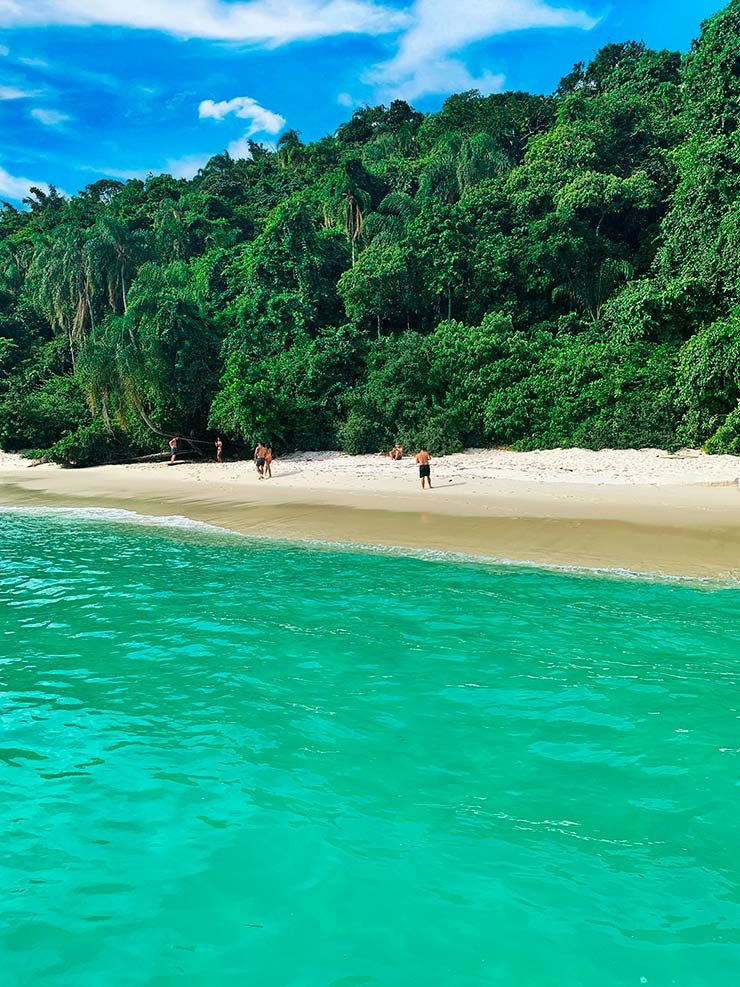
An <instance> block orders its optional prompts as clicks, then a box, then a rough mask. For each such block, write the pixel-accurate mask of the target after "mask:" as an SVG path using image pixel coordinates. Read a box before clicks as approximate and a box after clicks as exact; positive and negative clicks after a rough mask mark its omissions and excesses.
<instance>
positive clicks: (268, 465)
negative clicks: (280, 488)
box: [264, 442, 272, 480]
mask: <svg viewBox="0 0 740 987" xmlns="http://www.w3.org/2000/svg"><path fill="white" fill-rule="evenodd" d="M264 475H265V476H266V477H268V478H269V479H270V480H271V479H272V446H271V445H270V443H269V442H268V443H267V445H266V446H265V470H264Z"/></svg>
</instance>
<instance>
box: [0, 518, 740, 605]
mask: <svg viewBox="0 0 740 987" xmlns="http://www.w3.org/2000/svg"><path fill="white" fill-rule="evenodd" d="M3 513H7V514H10V513H14V514H21V515H37V516H52V517H53V516H58V517H76V518H79V519H81V520H83V521H84V520H87V521H99V522H111V523H119V524H136V525H140V526H142V527H155V528H165V529H166V528H170V529H172V528H174V529H177V530H180V531H193V532H200V533H202V534H212V535H219V536H222V537H223V536H228V537H230V538H238V539H244V540H245V541H254V540H256V539H255V536H253V535H249V534H246V533H242V532H238V531H233V530H232V529H230V528H223V527H221V526H219V525H216V524H211V523H210V522H208V521H196V520H194V519H193V518H189V517H185V516H184V515H181V514H168V515H156V514H138V513H136V511H127V510H124V509H123V508H113V507H30V506H28V507H27V506H23V507H18V506H13V507H3V506H0V514H3ZM259 541H260V543H264V541H265V536H264V535H262V536H260V539H259ZM269 541H271V542H275V543H277V544H283V545H290V546H293V547H296V548H308V549H314V550H320V551H331V552H359V553H362V554H365V555H384V556H388V557H391V558H395V557H399V558H413V559H418V560H420V561H423V562H448V563H449V562H453V563H465V564H467V565H471V564H473V565H483V566H492V567H505V568H507V569H536V570H540V571H543V572H551V573H563V574H565V575H571V576H587V577H600V578H611V579H620V580H623V579H628V580H635V581H637V582H651V583H654V582H658V583H666V584H671V585H681V586H695V587H697V588H702V589H715V590H716V589H737V588H738V586H740V572H737V573H736V572H732V573H727V574H724V575H723V576H722V577H711V576H673V575H668V574H666V573H661V572H649V571H648V572H639V571H636V570H632V569H624V568H620V567H617V566H615V567H609V566H585V565H566V564H563V563H555V562H534V561H530V560H527V559H509V558H505V557H499V556H487V555H469V554H467V553H465V552H452V551H443V550H439V549H430V548H410V547H406V546H403V545H372V544H369V545H368V544H364V543H354V542H335V541H329V540H320V539H299V538H277V537H270V538H269Z"/></svg>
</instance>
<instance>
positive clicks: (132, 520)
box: [0, 506, 240, 537]
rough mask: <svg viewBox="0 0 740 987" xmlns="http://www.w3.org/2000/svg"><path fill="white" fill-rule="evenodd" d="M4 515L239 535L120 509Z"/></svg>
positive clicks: (24, 510) (19, 510) (176, 517)
mask: <svg viewBox="0 0 740 987" xmlns="http://www.w3.org/2000/svg"><path fill="white" fill-rule="evenodd" d="M0 514H18V515H22V516H32V517H69V518H78V519H79V520H81V521H103V522H115V523H118V524H136V525H141V526H142V527H152V528H178V529H180V530H186V531H187V530H190V531H202V532H212V533H215V534H219V535H234V536H236V537H240V536H239V534H238V532H235V531H231V530H229V529H228V528H222V527H220V526H219V525H217V524H210V523H209V522H208V521H196V520H194V519H193V518H189V517H185V516H184V515H182V514H165V515H158V514H138V513H137V512H136V511H127V510H124V509H123V508H116V507H2V506H0Z"/></svg>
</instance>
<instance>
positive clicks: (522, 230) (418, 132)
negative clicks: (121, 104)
mask: <svg viewBox="0 0 740 987" xmlns="http://www.w3.org/2000/svg"><path fill="white" fill-rule="evenodd" d="M739 117H740V0H732V2H731V3H730V4H729V6H728V7H727V8H726V9H725V10H724V11H723V12H721V13H720V14H718V15H716V16H715V17H713V18H712V19H711V20H709V21H708V22H707V23H706V24H705V25H704V26H703V30H702V33H701V37H700V38H699V40H698V41H697V42H696V43H695V44H694V46H693V47H692V49H691V51H690V52H689V53H688V54H686V55H680V54H678V53H675V52H671V51H651V50H649V49H646V48H645V47H644V46H643V45H641V44H638V43H628V44H619V45H609V46H607V47H606V48H604V49H602V50H601V51H600V52H599V54H598V55H597V56H596V57H595V59H594V60H593V61H592V62H591V63H590V64H589V65H577V66H575V68H574V69H573V71H572V72H571V73H570V74H569V75H568V76H566V77H565V78H564V79H563V81H562V82H561V84H560V86H559V88H558V90H557V92H555V93H554V94H553V95H552V96H538V95H529V94H527V93H521V92H507V93H503V94H497V95H492V96H485V97H482V96H480V95H479V94H478V93H475V92H470V93H461V94H458V95H455V96H452V97H450V98H449V99H448V100H447V101H446V103H445V104H444V106H443V107H442V109H441V111H440V112H439V113H435V114H431V115H423V114H421V113H418V112H416V111H415V110H414V109H413V108H412V107H410V106H408V105H407V104H406V103H404V102H401V101H395V102H393V103H391V105H390V106H389V107H383V106H378V107H366V108H363V109H360V110H358V111H357V112H355V113H354V114H353V115H352V118H351V119H350V120H348V121H347V122H346V123H345V124H343V125H342V126H340V127H339V128H338V130H337V131H336V133H335V134H334V135H333V136H329V137H325V138H323V139H321V140H319V141H316V142H315V143H307V144H304V143H303V142H302V141H301V139H300V137H299V135H298V133H296V132H295V131H292V130H291V131H287V132H285V133H284V134H283V135H282V136H281V138H280V140H279V141H278V145H277V149H276V150H275V151H271V150H268V149H265V148H264V147H262V146H260V145H257V144H252V145H251V159H249V160H232V159H231V158H230V157H229V156H228V155H226V154H222V155H218V156H216V157H214V158H212V159H211V160H210V161H209V162H208V164H207V165H206V166H205V167H204V168H203V169H202V170H201V171H200V172H199V173H198V175H197V176H196V177H195V178H194V179H193V180H192V181H185V180H178V179H174V178H171V177H169V176H166V175H163V176H158V177H151V178H149V179H148V180H147V181H145V182H142V181H128V182H126V183H122V182H117V181H108V180H104V181H98V182H95V183H94V184H92V185H90V186H88V187H87V188H85V189H84V190H83V191H82V192H80V193H79V194H78V195H76V196H74V197H73V198H71V199H65V198H63V197H62V196H60V195H59V194H57V193H56V192H55V191H54V190H53V189H52V190H51V192H49V193H48V194H44V193H42V192H41V191H39V190H36V191H35V192H34V193H33V194H32V196H31V197H30V199H29V200H28V201H27V203H26V206H27V208H25V209H21V210H16V209H14V208H13V207H12V206H10V205H8V204H5V206H4V207H3V208H2V210H1V211H0V447H2V448H4V449H6V450H27V449H33V450H42V451H43V454H45V455H47V456H49V457H51V458H53V459H56V460H57V461H60V462H74V463H80V464H84V463H91V462H96V461H104V460H107V459H116V458H123V457H125V456H127V455H133V454H138V453H144V452H147V451H150V450H152V449H161V448H162V445H163V443H162V438H161V435H163V434H180V435H190V436H193V437H195V438H200V439H206V440H209V439H211V438H212V437H213V434H214V433H215V431H219V432H220V433H221V434H222V435H224V437H225V438H226V439H227V440H228V442H229V444H230V445H231V447H232V448H234V447H236V448H239V447H245V448H247V447H250V446H251V445H252V444H253V443H254V442H255V441H256V440H257V439H270V440H271V441H272V443H273V445H274V446H275V447H276V448H277V449H279V450H288V449H296V448H304V449H308V448H343V449H345V450H347V451H349V452H357V453H359V452H367V451H374V450H380V449H383V448H386V447H388V446H389V445H390V444H392V443H393V442H395V441H396V440H399V441H401V442H402V443H403V444H404V445H406V446H407V447H409V448H413V447H418V446H426V447H427V448H429V449H430V450H431V451H432V452H436V453H442V452H446V451H451V450H455V449H459V448H461V447H463V446H467V445H477V446H481V445H484V446H494V445H508V446H513V447H515V448H538V447H545V446H571V445H581V446H587V447H592V448H598V447H603V446H614V447H627V446H646V445H658V446H664V447H668V448H675V447H678V446H680V445H684V444H689V445H704V446H705V447H706V448H707V449H708V450H710V451H717V452H719V451H724V452H737V453H740V407H739V405H738V401H739V399H740V307H739V306H740V129H738V122H739Z"/></svg>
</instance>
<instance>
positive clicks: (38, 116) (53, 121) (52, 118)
mask: <svg viewBox="0 0 740 987" xmlns="http://www.w3.org/2000/svg"><path fill="white" fill-rule="evenodd" d="M31 116H32V117H33V118H34V120H38V122H39V123H43V125H44V126H45V127H56V126H58V124H60V123H66V121H67V120H71V119H72V118H71V117H70V116H68V115H67V114H66V113H60V112H59V110H45V109H43V108H42V107H40V106H37V107H34V109H32V110H31Z"/></svg>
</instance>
